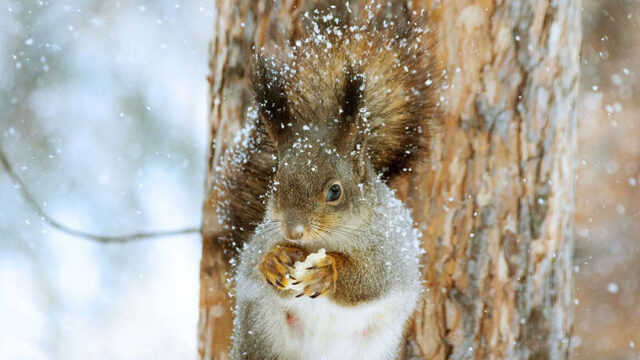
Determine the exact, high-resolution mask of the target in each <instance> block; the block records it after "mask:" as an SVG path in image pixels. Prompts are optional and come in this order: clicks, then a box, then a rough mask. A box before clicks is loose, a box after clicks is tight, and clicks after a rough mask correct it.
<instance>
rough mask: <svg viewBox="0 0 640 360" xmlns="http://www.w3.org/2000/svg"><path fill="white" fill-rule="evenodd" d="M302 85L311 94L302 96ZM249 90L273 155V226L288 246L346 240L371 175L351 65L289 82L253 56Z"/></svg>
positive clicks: (357, 75) (272, 64) (359, 80)
mask: <svg viewBox="0 0 640 360" xmlns="http://www.w3.org/2000/svg"><path fill="white" fill-rule="evenodd" d="M307 71H312V69H311V68H308V69H307ZM298 74H300V73H298ZM306 82H309V83H313V84H315V86H314V89H315V90H310V91H309V92H308V93H301V91H300V88H299V86H300V85H301V84H303V83H306ZM253 87H254V92H255V98H256V104H257V108H258V113H259V118H260V123H259V124H260V126H262V127H263V128H264V130H265V131H266V133H267V134H268V136H269V138H270V139H271V140H272V141H273V142H274V144H275V147H276V149H277V152H278V168H277V170H276V174H275V178H274V189H273V196H272V197H271V201H270V206H269V213H270V216H271V217H272V220H274V221H276V222H278V223H279V224H280V227H281V230H282V235H283V236H284V237H285V238H286V239H289V240H302V241H304V240H311V239H313V240H320V241H329V240H338V241H340V240H348V238H349V237H351V236H352V235H353V234H354V232H355V231H357V230H356V229H357V228H358V227H359V221H362V220H363V219H364V216H361V215H362V214H361V211H362V210H363V209H364V207H363V206H362V204H363V203H364V201H363V191H366V184H368V183H369V182H370V180H371V179H370V178H369V176H370V175H369V174H372V173H371V172H369V170H368V169H369V167H370V162H369V160H368V159H367V157H366V156H365V154H366V136H367V132H366V131H365V130H366V129H367V128H366V125H365V123H367V121H366V119H364V118H363V116H364V114H366V113H367V112H366V111H363V110H366V109H365V105H366V104H364V103H363V102H362V99H363V94H364V89H365V86H364V76H363V75H362V73H361V71H359V70H358V65H357V64H352V63H349V62H344V63H341V64H340V65H339V66H338V65H336V66H334V67H332V68H331V71H324V72H322V73H317V74H315V73H314V74H310V75H309V76H304V77H303V78H295V77H291V74H289V73H287V72H286V71H284V70H283V69H282V66H280V64H279V63H278V62H277V61H275V60H274V59H273V58H272V59H265V58H262V57H260V56H258V57H257V58H256V63H255V64H254V73H253ZM319 94H324V96H322V95H319ZM307 95H308V96H307ZM367 124H368V123H367ZM359 213H360V214H359Z"/></svg>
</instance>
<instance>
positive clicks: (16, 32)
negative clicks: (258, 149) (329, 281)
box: [0, 0, 214, 360]
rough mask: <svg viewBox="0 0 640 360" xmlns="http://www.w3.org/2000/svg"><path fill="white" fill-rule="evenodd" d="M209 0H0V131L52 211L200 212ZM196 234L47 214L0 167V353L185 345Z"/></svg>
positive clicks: (58, 354)
mask: <svg viewBox="0 0 640 360" xmlns="http://www.w3.org/2000/svg"><path fill="white" fill-rule="evenodd" d="M213 13H214V11H213V1H200V0H189V1H182V0H171V1H169V0H161V1H159V0H136V1H100V0H73V1H69V0H55V1H54V0H48V1H36V0H31V1H7V0H0V89H1V91H0V145H1V146H2V148H3V149H4V150H5V152H6V153H7V155H8V156H9V157H10V160H11V162H12V163H13V165H14V168H15V169H16V171H17V172H18V174H19V175H20V176H21V177H22V179H23V180H24V181H25V182H26V183H27V184H28V186H29V187H30V188H31V190H32V191H33V193H34V195H35V197H36V198H37V199H38V201H39V202H40V203H41V204H42V205H43V206H44V208H45V209H46V211H47V212H48V213H49V214H50V215H51V216H52V217H53V218H55V219H57V220H58V221H60V222H63V223H65V224H67V225H69V226H72V227H74V228H77V229H82V230H86V231H91V232H95V233H101V234H122V233H128V232H133V231H138V230H163V229H174V228H181V227H190V226H195V227H197V226H199V223H200V216H201V214H200V208H201V203H202V196H203V195H202V194H203V181H204V180H203V179H204V171H205V170H204V167H205V142H206V137H207V135H206V109H207V83H206V75H207V73H208V69H207V61H208V59H207V42H208V40H209V38H210V37H211V33H212V29H213V20H214V14H213ZM199 261H200V239H199V237H198V236H197V235H192V236H176V237H171V238H164V239H159V240H150V241H142V242H139V243H135V244H128V245H117V244H115V245H103V244H98V243H94V242H91V241H87V240H83V239H78V238H73V237H70V236H67V235H65V234H63V233H61V232H59V231H57V230H54V229H52V228H50V227H49V226H47V225H46V224H45V223H44V222H43V221H41V220H40V219H39V217H38V216H37V215H36V214H35V213H34V212H33V211H32V209H31V208H30V207H29V206H28V205H27V203H26V202H25V201H24V200H23V199H22V198H21V197H20V195H19V193H18V192H17V191H16V190H15V188H14V184H13V183H12V182H11V181H10V180H9V178H8V177H7V176H5V175H4V170H1V171H0V359H1V360H18V359H65V360H67V359H68V360H72V359H192V358H195V355H196V330H197V329H196V327H197V316H198V291H199V283H198V280H199Z"/></svg>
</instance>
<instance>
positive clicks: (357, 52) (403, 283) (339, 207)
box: [231, 16, 438, 360]
mask: <svg viewBox="0 0 640 360" xmlns="http://www.w3.org/2000/svg"><path fill="white" fill-rule="evenodd" d="M320 19H321V20H317V21H312V23H311V28H312V30H310V33H308V34H304V35H303V36H301V39H300V40H298V41H296V42H295V45H294V46H293V47H292V51H291V53H289V54H286V55H285V56H280V57H278V56H273V55H272V56H265V55H263V54H262V53H261V52H260V51H259V50H258V51H257V55H256V57H255V59H254V63H253V72H252V86H253V92H254V98H255V104H256V108H257V111H256V114H255V117H256V121H254V122H253V123H251V124H250V125H249V130H247V134H250V136H248V139H249V141H247V142H246V143H245V144H244V145H243V146H245V147H246V148H249V149H253V150H255V151H247V152H246V154H247V155H248V157H247V158H244V159H235V162H236V163H237V164H244V165H245V166H244V167H243V170H242V171H239V172H238V173H242V174H243V175H244V176H245V180H246V181H245V182H244V183H243V184H245V185H248V182H247V181H253V182H257V184H258V185H259V186H257V187H259V189H260V191H264V192H265V194H266V195H265V198H264V202H262V199H261V200H260V201H251V200H247V199H249V198H250V197H251V196H248V195H247V194H249V193H242V192H240V193H239V194H237V195H236V196H238V197H241V196H244V199H245V200H246V201H245V200H242V201H244V202H245V204H253V205H254V206H253V207H252V209H251V211H252V213H251V214H248V215H247V214H241V215H238V218H239V217H242V216H244V218H245V219H246V220H249V219H251V217H254V218H255V217H256V216H258V215H257V214H260V213H263V214H264V219H263V220H262V222H261V223H260V224H259V225H255V226H253V227H252V228H251V230H252V231H251V232H250V234H249V235H246V240H245V241H244V242H243V243H242V244H241V245H240V244H236V246H237V247H238V248H239V256H238V257H237V259H234V261H236V263H235V265H236V268H235V278H234V281H235V296H236V310H235V319H234V335H233V349H232V352H231V358H232V359H234V360H240V359H247V360H253V359H283V360H286V359H291V360H295V359H367V360H369V359H380V360H387V359H394V358H396V357H397V356H398V354H399V353H400V349H401V347H402V345H403V344H402V339H403V335H404V331H405V325H406V323H407V321H408V319H409V318H410V316H411V314H412V313H413V310H414V307H415V305H416V303H417V299H418V297H419V294H420V291H421V284H420V281H421V280H420V270H419V267H420V264H419V255H420V252H421V250H420V246H419V237H420V233H419V231H418V230H417V229H415V228H414V226H413V221H412V218H411V215H410V213H409V210H408V209H407V208H406V207H405V206H404V205H403V204H402V202H401V201H400V200H398V199H397V198H396V197H395V195H394V192H393V191H392V190H391V189H390V188H389V187H388V185H387V181H388V180H389V179H392V178H393V177H395V176H397V175H398V174H401V173H404V172H406V171H410V169H411V166H412V165H413V164H415V162H416V161H419V160H420V159H421V158H423V157H425V156H426V154H427V153H428V152H429V141H430V140H431V139H432V137H433V133H434V127H435V125H436V123H437V116H438V111H437V98H436V95H435V93H436V91H435V86H436V84H437V81H438V69H437V66H436V61H435V60H434V55H433V54H432V53H431V50H432V48H433V46H432V45H433V41H434V35H433V34H432V33H430V32H429V30H426V29H423V28H422V27H420V26H417V25H416V26H407V27H405V28H406V29H407V30H406V31H398V27H397V26H395V25H394V24H393V23H387V22H384V23H383V25H382V26H379V24H378V25H362V26H359V25H350V26H349V25H346V24H341V23H340V22H338V21H337V20H335V21H332V19H331V17H326V16H325V17H323V18H322V17H321V18H320ZM319 22H320V23H324V24H323V25H322V26H318V23H319ZM405 25H406V24H405ZM410 25H411V24H410ZM251 174H258V175H260V176H262V177H264V178H268V179H269V182H268V183H267V182H266V181H260V179H261V178H262V177H260V176H257V177H256V176H254V177H251ZM247 179H251V180H247ZM253 185H255V184H253ZM242 201H238V203H242ZM259 203H262V204H264V205H263V206H264V208H263V209H262V208H260V205H255V204H259ZM242 206H246V205H241V206H238V209H240V208H242ZM238 213H241V211H238Z"/></svg>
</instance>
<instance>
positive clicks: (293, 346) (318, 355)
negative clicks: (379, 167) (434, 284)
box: [232, 179, 420, 360]
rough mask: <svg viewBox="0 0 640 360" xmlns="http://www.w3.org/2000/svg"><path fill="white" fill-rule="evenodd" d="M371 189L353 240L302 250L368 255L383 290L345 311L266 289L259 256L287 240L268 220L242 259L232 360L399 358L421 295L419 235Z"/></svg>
mask: <svg viewBox="0 0 640 360" xmlns="http://www.w3.org/2000/svg"><path fill="white" fill-rule="evenodd" d="M367 190H369V193H365V194H364V196H365V199H366V200H365V201H366V202H370V205H371V206H372V209H373V211H372V212H371V213H370V216H369V217H368V219H367V220H366V221H365V222H364V223H362V225H361V230H362V231H361V232H359V233H358V235H357V236H356V237H355V238H354V239H353V241H349V242H344V241H339V239H336V240H335V241H332V240H331V238H328V239H326V240H324V241H320V240H312V241H310V242H308V243H304V244H303V246H304V248H305V249H306V250H307V251H308V252H310V253H311V252H315V251H317V250H318V249H321V248H324V249H326V250H327V252H329V251H337V252H346V253H352V254H360V253H362V254H367V256H368V257H369V260H370V262H369V263H370V265H369V266H371V267H375V269H371V270H373V271H371V273H373V274H375V275H374V276H376V277H378V279H377V281H376V283H378V284H379V285H380V286H379V288H378V289H376V290H377V291H378V293H377V296H376V297H375V298H374V299H372V300H370V301H366V302H362V303H359V304H351V305H344V304H338V303H336V302H334V301H333V300H331V299H329V298H327V297H324V296H321V297H318V298H315V299H311V298H308V297H306V296H305V297H300V298H296V297H294V295H295V293H293V292H291V291H281V290H277V289H275V288H274V287H272V286H270V285H269V284H267V283H266V282H265V281H264V280H263V279H262V277H261V275H260V274H259V272H258V270H257V265H258V262H259V260H260V259H261V257H262V256H261V254H265V253H266V252H267V251H268V250H269V249H271V248H272V247H273V246H275V245H276V244H278V243H281V242H282V241H283V239H282V237H281V236H279V234H278V232H277V231H273V227H274V226H276V225H273V224H272V223H270V221H269V220H268V219H267V221H265V223H264V224H263V225H261V226H259V227H258V229H257V231H256V234H255V235H254V236H253V238H252V239H251V241H250V242H249V243H248V244H247V246H246V247H245V249H244V250H243V251H242V254H241V256H240V264H239V267H238V271H237V276H236V294H237V300H236V301H237V312H236V319H235V332H234V346H233V348H234V351H233V353H232V358H233V359H234V360H239V359H265V360H268V359H274V360H275V359H279V360H301V359H310V360H315V359H318V360H320V359H328V360H340V359H344V360H358V359H362V360H376V359H380V360H390V359H394V358H395V357H396V356H397V354H398V351H399V347H400V345H401V340H402V335H403V329H404V326H405V324H406V322H407V320H408V318H409V316H410V315H411V313H412V312H413V309H414V307H415V304H416V301H417V298H418V295H419V292H420V273H419V265H418V254H419V241H418V236H419V232H418V231H417V230H415V229H414V228H413V226H412V220H411V216H410V215H409V212H408V211H407V209H406V208H405V207H404V206H403V205H402V203H401V202H400V201H399V200H398V199H396V198H395V197H394V195H393V193H392V192H391V190H389V189H388V188H387V186H386V185H384V184H383V183H381V182H380V181H379V180H377V179H376V180H375V181H374V184H372V185H371V188H369V189H367ZM274 234H277V235H274ZM367 275H368V276H370V274H367ZM367 275H365V274H363V276H367Z"/></svg>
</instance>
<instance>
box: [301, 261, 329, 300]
mask: <svg viewBox="0 0 640 360" xmlns="http://www.w3.org/2000/svg"><path fill="white" fill-rule="evenodd" d="M305 270H306V271H305V276H304V278H303V279H298V280H299V281H300V282H301V283H302V285H304V286H303V290H302V292H301V293H299V294H298V295H296V297H301V296H303V295H307V296H308V297H310V298H312V299H315V298H316V297H318V296H320V295H325V294H328V293H332V292H333V291H334V290H335V287H336V279H337V278H338V272H337V271H336V260H335V259H334V257H333V256H331V255H329V254H327V255H326V256H324V257H323V258H322V259H321V260H319V261H318V262H316V263H315V264H314V265H313V266H310V267H308V268H306V269H305Z"/></svg>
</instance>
